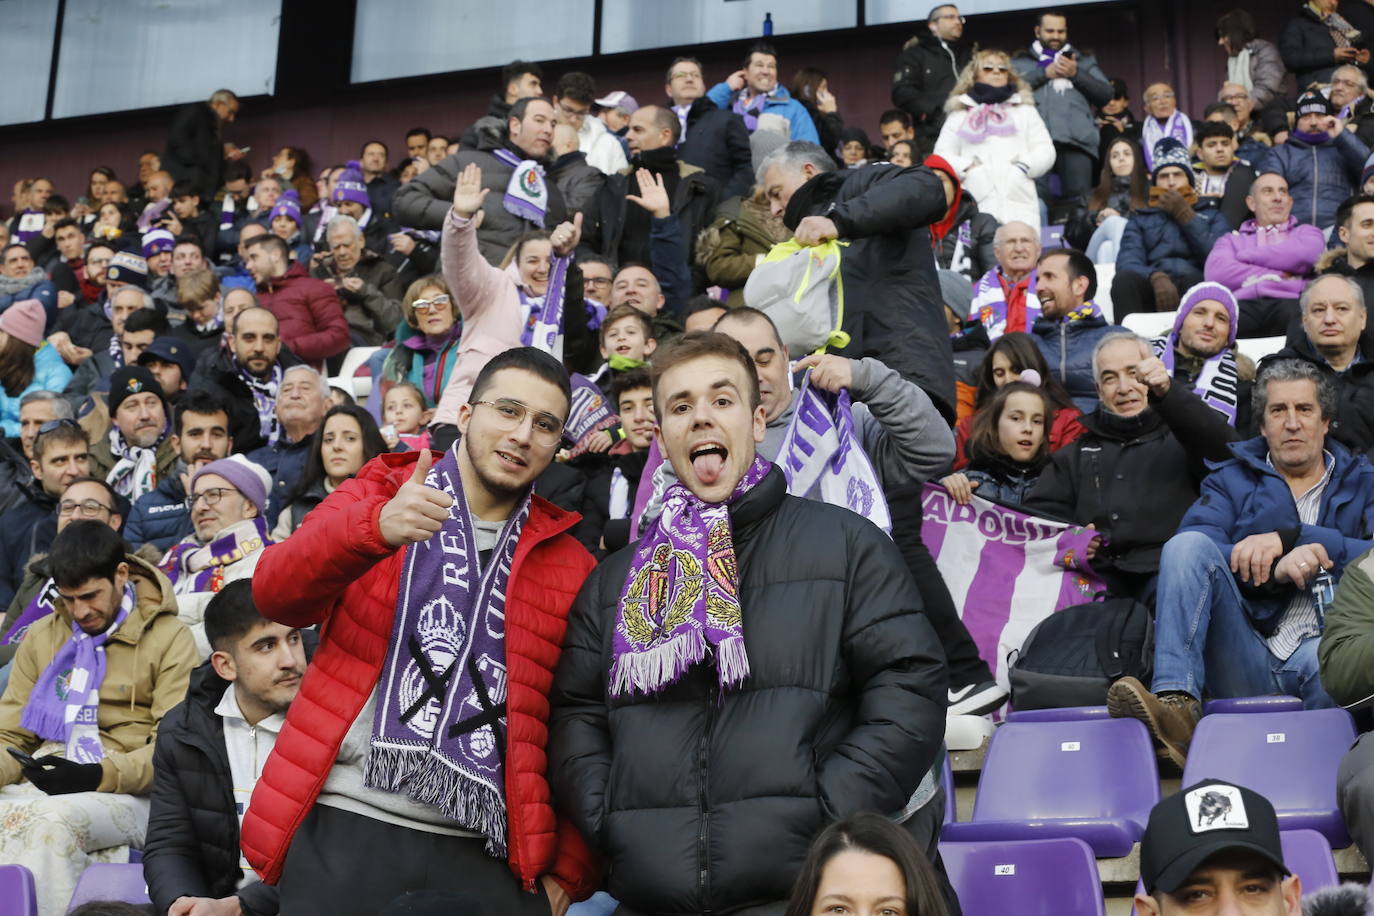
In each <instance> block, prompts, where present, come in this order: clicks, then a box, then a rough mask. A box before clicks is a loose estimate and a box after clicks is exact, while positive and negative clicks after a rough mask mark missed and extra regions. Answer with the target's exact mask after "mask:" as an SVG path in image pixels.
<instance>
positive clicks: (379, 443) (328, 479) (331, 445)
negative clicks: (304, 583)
mask: <svg viewBox="0 0 1374 916" xmlns="http://www.w3.org/2000/svg"><path fill="white" fill-rule="evenodd" d="M385 451H387V447H386V442H384V441H383V440H382V433H381V431H380V430H378V429H377V421H376V420H374V419H372V414H370V413H368V412H367V410H366V409H364V408H362V407H358V406H357V405H356V404H341V405H339V406H338V407H331V408H330V409H329V412H328V413H326V414H325V415H324V422H323V423H321V424H320V428H319V429H317V430H315V435H314V436H312V437H311V439H310V447H309V451H307V452H306V456H305V471H304V473H302V474H301V480H300V483H298V484H297V485H296V490H295V492H294V493H293V494H292V496H291V498H290V499H289V500H288V501H287V503H286V505H284V506H283V507H282V510H281V515H280V516H279V517H278V519H277V527H275V528H273V529H272V540H274V541H280V540H284V539H285V538H287V537H289V536H290V534H291V532H293V531H295V530H296V529H297V528H299V527H300V525H301V522H302V521H303V520H304V519H305V516H306V513H308V512H309V511H310V510H311V509H313V508H315V507H316V506H318V505H319V504H320V503H322V502H324V498H325V497H326V496H328V495H329V494H330V493H333V492H334V490H335V488H337V487H338V486H339V485H340V484H342V483H343V482H344V481H345V480H347V479H349V478H350V477H353V476H354V475H355V474H357V473H358V472H359V471H360V470H362V467H363V465H365V464H367V463H368V462H369V461H371V460H372V459H373V458H376V457H377V456H378V455H380V454H382V453H383V452H385Z"/></svg>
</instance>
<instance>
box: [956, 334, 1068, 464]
mask: <svg viewBox="0 0 1374 916" xmlns="http://www.w3.org/2000/svg"><path fill="white" fill-rule="evenodd" d="M1028 369H1029V370H1033V371H1034V372H1035V377H1036V378H1037V379H1038V381H1037V382H1036V385H1037V386H1039V388H1040V389H1041V391H1042V392H1043V393H1044V395H1045V397H1046V399H1047V400H1048V401H1049V403H1050V411H1049V413H1047V414H1046V415H1045V429H1046V431H1047V437H1048V439H1049V450H1050V451H1051V452H1056V451H1058V450H1059V449H1061V448H1063V447H1064V446H1066V445H1068V444H1069V443H1070V442H1072V441H1073V440H1075V439H1077V438H1078V437H1079V436H1081V435H1083V433H1084V432H1085V430H1084V428H1083V424H1081V423H1079V422H1078V418H1079V417H1081V416H1082V415H1083V414H1082V412H1081V411H1080V410H1079V409H1078V408H1077V407H1075V406H1074V403H1073V399H1072V398H1070V397H1069V393H1068V392H1067V391H1065V390H1064V386H1063V385H1061V384H1059V381H1058V380H1057V379H1056V378H1055V377H1054V375H1052V374H1051V373H1050V367H1049V364H1048V363H1046V362H1045V355H1044V354H1043V353H1041V352H1040V348H1039V347H1038V346H1036V344H1035V338H1033V337H1031V336H1030V335H1029V334H1025V333H1022V332H1020V331H1014V332H1012V333H1010V334H1003V335H1002V336H1001V337H999V338H997V340H995V341H994V342H993V344H992V347H991V348H990V349H989V350H988V352H987V355H986V356H984V357H983V361H982V363H981V364H979V366H978V390H977V394H976V395H975V401H974V404H975V405H976V407H977V408H978V409H979V410H982V409H983V408H984V407H986V406H987V405H988V404H990V403H992V396H993V395H994V394H996V393H997V391H998V389H1000V388H1002V387H1003V386H1005V385H1007V384H1009V383H1011V382H1015V381H1018V380H1019V379H1020V378H1021V375H1022V374H1023V373H1024V372H1026V370H1028ZM975 416H977V414H976V413H975V414H973V415H971V416H967V417H965V418H964V419H962V420H960V421H959V425H957V426H956V427H954V470H956V471H958V470H961V469H962V468H963V467H964V466H965V465H967V464H968V461H969V456H968V455H967V454H966V453H965V448H964V446H965V444H966V443H967V442H968V441H969V439H970V438H971V436H972V432H973V419H974V417H975Z"/></svg>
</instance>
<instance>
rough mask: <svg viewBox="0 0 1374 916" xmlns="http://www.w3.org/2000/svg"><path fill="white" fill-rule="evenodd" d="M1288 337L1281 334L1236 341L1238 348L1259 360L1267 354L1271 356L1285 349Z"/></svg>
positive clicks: (1256, 360)
mask: <svg viewBox="0 0 1374 916" xmlns="http://www.w3.org/2000/svg"><path fill="white" fill-rule="evenodd" d="M1287 342H1288V338H1287V337H1285V336H1284V335H1282V334H1280V335H1279V336H1278V337H1251V338H1248V339H1247V338H1241V339H1239V340H1237V341H1236V349H1238V350H1240V352H1242V353H1244V354H1245V355H1246V356H1248V357H1250V358H1251V359H1253V360H1254V361H1255V362H1259V361H1260V360H1262V359H1264V358H1265V357H1266V356H1270V355H1272V354H1274V353H1277V352H1279V351H1280V350H1282V349H1283V346H1284V344H1285V343H1287Z"/></svg>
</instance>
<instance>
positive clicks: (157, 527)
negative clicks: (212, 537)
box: [124, 474, 195, 552]
mask: <svg viewBox="0 0 1374 916" xmlns="http://www.w3.org/2000/svg"><path fill="white" fill-rule="evenodd" d="M194 532H195V528H194V527H193V526H192V525H191V513H190V511H189V510H188V509H187V508H186V488H185V487H183V486H182V485H181V475H180V474H168V475H167V476H166V477H164V478H162V479H161V480H159V481H158V482H157V487H156V488H155V489H153V490H152V491H151V492H149V493H144V494H143V495H142V496H140V497H139V498H138V501H137V502H135V503H134V508H133V511H131V512H130V513H129V520H128V521H126V522H125V523H124V540H126V541H128V542H129V543H130V544H132V545H133V546H134V547H135V548H138V547H142V546H143V545H144V544H152V545H153V546H154V547H156V548H157V549H158V550H161V551H164V552H165V551H166V550H167V548H169V547H171V546H172V545H173V544H175V543H176V542H177V541H180V540H181V539H182V538H185V537H188V536H190V535H191V534H193V533H194Z"/></svg>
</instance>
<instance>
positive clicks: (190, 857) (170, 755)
mask: <svg viewBox="0 0 1374 916" xmlns="http://www.w3.org/2000/svg"><path fill="white" fill-rule="evenodd" d="M183 713H184V709H182V708H178V709H176V710H174V711H173V712H170V713H168V714H167V717H166V719H165V720H164V721H163V726H162V727H163V734H164V735H165V734H166V733H167V732H166V729H167V727H168V726H169V725H170V726H172V727H179V725H180V721H179V720H180V719H181V718H182V714H183ZM174 744H175V742H173V741H171V740H159V741H158V742H157V746H156V747H155V748H154V749H153V790H152V795H151V799H150V803H151V804H150V808H149V812H148V833H147V837H148V843H147V848H145V849H144V852H143V879H144V880H145V881H147V882H148V896H149V897H151V898H152V900H153V905H154V906H155V907H156V908H157V911H158V912H159V913H165V912H166V911H167V908H168V907H170V906H171V905H172V904H173V903H175V902H176V900H177V898H178V897H205V896H208V895H209V893H210V886H209V882H207V881H206V880H205V872H204V870H203V868H202V867H201V861H200V848H199V843H198V842H197V841H196V835H195V831H194V830H193V829H192V828H191V817H192V815H191V807H190V805H189V804H188V803H187V792H186V789H185V787H184V786H183V785H182V782H181V769H180V767H179V766H178V764H179V763H181V764H184V763H185V761H178V760H177V759H176V758H177V755H176V754H175V753H174V752H173V750H172V748H173V746H174Z"/></svg>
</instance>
